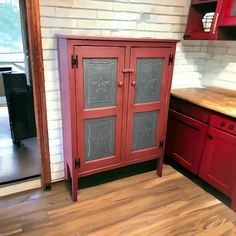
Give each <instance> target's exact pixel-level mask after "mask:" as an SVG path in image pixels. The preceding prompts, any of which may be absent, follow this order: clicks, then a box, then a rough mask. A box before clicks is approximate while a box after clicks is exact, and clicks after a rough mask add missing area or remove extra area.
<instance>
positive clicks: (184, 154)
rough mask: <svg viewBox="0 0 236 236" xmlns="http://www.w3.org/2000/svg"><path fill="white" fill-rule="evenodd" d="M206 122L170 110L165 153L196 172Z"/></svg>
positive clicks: (205, 130) (205, 131) (204, 135)
mask: <svg viewBox="0 0 236 236" xmlns="http://www.w3.org/2000/svg"><path fill="white" fill-rule="evenodd" d="M207 126H208V125H206V124H204V123H202V122H200V121H197V120H195V119H193V118H190V117H188V116H185V115H183V114H181V113H178V112H176V111H173V110H170V112H169V119H168V130H167V141H166V154H167V155H168V156H170V157H171V158H173V159H174V160H175V161H177V162H178V163H179V164H180V165H182V166H183V167H185V168H186V169H188V170H190V171H191V172H192V173H194V174H197V173H198V170H199V165H200V162H201V157H202V152H203V148H204V142H205V140H206V134H207Z"/></svg>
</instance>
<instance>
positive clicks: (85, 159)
mask: <svg viewBox="0 0 236 236" xmlns="http://www.w3.org/2000/svg"><path fill="white" fill-rule="evenodd" d="M58 38H59V39H58V45H59V66H60V80H61V97H62V123H63V146H64V158H65V172H66V178H67V179H70V178H71V179H72V199H73V201H76V200H77V187H78V179H79V177H81V176H87V175H90V174H94V173H98V172H102V171H105V170H110V169H114V168H118V167H121V166H125V165H129V164H133V163H138V162H143V161H146V160H151V159H156V160H157V174H158V175H159V176H161V174H162V162H163V155H164V151H163V142H164V139H165V131H166V123H167V111H168V108H167V105H166V104H168V103H169V93H170V86H171V79H172V71H173V58H174V54H175V46H176V41H168V40H148V39H119V38H99V37H94V38H87V37H76V36H68V37H67V36H59V37H58Z"/></svg>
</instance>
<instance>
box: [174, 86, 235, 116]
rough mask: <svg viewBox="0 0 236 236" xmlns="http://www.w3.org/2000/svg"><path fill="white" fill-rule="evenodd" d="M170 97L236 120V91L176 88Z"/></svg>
mask: <svg viewBox="0 0 236 236" xmlns="http://www.w3.org/2000/svg"><path fill="white" fill-rule="evenodd" d="M171 95H172V96H174V97H177V98H180V99H183V100H185V101H188V102H191V103H193V104H196V105H199V106H202V107H204V108H207V109H210V110H213V111H216V112H219V113H222V114H224V115H228V116H231V117H234V118H236V91H233V90H226V89H220V88H211V87H209V88H178V89H172V90H171Z"/></svg>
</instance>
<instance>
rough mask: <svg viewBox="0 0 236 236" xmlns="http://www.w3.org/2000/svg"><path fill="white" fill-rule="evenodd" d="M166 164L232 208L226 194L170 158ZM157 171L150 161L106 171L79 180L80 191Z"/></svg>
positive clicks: (153, 163)
mask: <svg viewBox="0 0 236 236" xmlns="http://www.w3.org/2000/svg"><path fill="white" fill-rule="evenodd" d="M165 164H166V165H170V166H171V167H173V168H174V169H175V170H177V171H178V172H180V173H181V174H183V175H184V176H185V177H187V178H188V179H190V180H191V181H192V182H194V183H195V184H197V185H198V186H199V187H201V188H202V189H203V190H204V191H206V192H208V193H209V194H211V195H213V196H214V197H215V198H217V199H218V200H219V201H221V202H222V203H224V204H225V205H227V206H228V207H230V202H231V201H230V199H229V198H228V197H226V196H225V195H224V194H222V193H221V192H219V191H218V190H216V189H215V188H213V187H212V186H210V185H209V184H207V183H206V182H205V181H203V180H201V179H200V178H199V177H197V176H196V175H194V174H192V173H191V172H189V171H188V170H186V169H184V168H183V167H181V166H180V165H178V164H177V163H175V162H174V161H173V160H171V159H170V158H168V157H165ZM155 169H156V161H155V160H152V161H148V162H144V163H139V164H134V165H131V166H127V167H122V168H119V169H116V170H111V171H106V172H103V173H99V174H95V175H91V176H86V177H82V178H80V179H79V189H83V188H88V187H92V186H96V185H99V184H103V183H107V182H110V181H114V180H117V179H121V178H125V177H129V176H132V175H138V174H141V173H145V172H148V171H154V170H155Z"/></svg>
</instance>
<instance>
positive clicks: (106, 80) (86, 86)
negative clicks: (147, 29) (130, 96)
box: [75, 46, 124, 172]
mask: <svg viewBox="0 0 236 236" xmlns="http://www.w3.org/2000/svg"><path fill="white" fill-rule="evenodd" d="M75 52H76V54H77V55H78V68H79V69H78V70H77V71H78V74H76V96H77V97H76V109H77V124H78V125H77V145H78V158H80V160H81V168H80V169H79V171H81V172H86V171H89V170H92V169H98V168H102V167H105V166H111V165H114V164H118V163H119V162H120V153H121V150H120V149H121V126H122V105H123V90H124V86H123V84H124V79H123V72H122V69H123V68H124V49H123V48H118V47H93V46H90V47H76V48H75Z"/></svg>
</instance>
